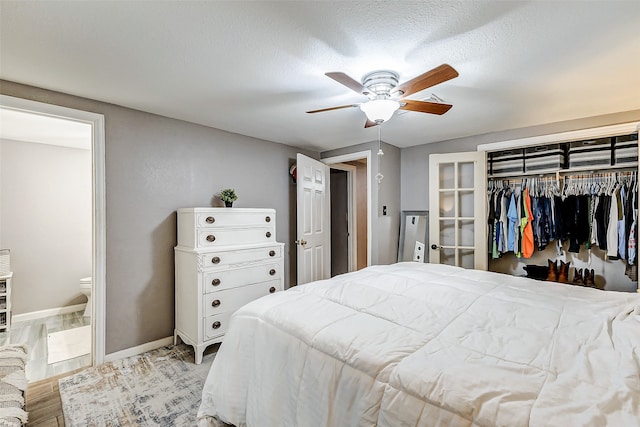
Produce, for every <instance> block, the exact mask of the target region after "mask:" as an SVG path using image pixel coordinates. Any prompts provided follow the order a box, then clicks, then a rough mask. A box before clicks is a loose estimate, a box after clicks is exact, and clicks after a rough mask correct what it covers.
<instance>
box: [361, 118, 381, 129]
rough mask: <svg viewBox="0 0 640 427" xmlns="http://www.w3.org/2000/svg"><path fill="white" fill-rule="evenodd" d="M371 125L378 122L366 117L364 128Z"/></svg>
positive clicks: (375, 124)
mask: <svg viewBox="0 0 640 427" xmlns="http://www.w3.org/2000/svg"><path fill="white" fill-rule="evenodd" d="M372 126H378V124H377V123H376V122H374V121H373V120H369V119H367V121H366V123H365V124H364V127H365V129H366V128H370V127H372Z"/></svg>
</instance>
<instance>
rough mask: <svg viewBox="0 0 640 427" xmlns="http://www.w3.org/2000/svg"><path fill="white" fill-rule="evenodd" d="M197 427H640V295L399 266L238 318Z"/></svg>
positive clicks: (317, 286) (266, 303)
mask: <svg viewBox="0 0 640 427" xmlns="http://www.w3.org/2000/svg"><path fill="white" fill-rule="evenodd" d="M198 419H199V423H200V425H224V424H222V423H220V422H226V423H230V424H233V425H235V426H237V427H243V426H255V427H283V426H291V427H319V426H335V427H345V426H380V427H402V426H509V427H516V426H605V425H606V426H640V295H637V294H630V293H618V292H603V291H599V290H597V289H592V288H584V287H576V286H571V285H563V284H557V283H550V282H540V281H534V280H531V279H527V278H518V277H513V276H508V275H503V274H498V273H491V272H486V271H475V270H465V269H461V268H457V267H451V266H444V265H437V264H421V263H399V264H394V265H390V266H372V267H368V268H366V269H364V270H361V271H358V272H354V273H348V274H344V275H341V276H337V277H335V278H333V279H330V280H324V281H319V282H314V283H309V284H306V285H302V286H297V287H294V288H292V289H290V290H287V291H285V292H279V293H276V294H273V295H269V296H267V297H264V298H261V299H259V300H257V301H254V302H252V303H250V304H248V305H246V306H245V307H243V308H241V309H240V310H238V311H237V312H236V313H235V314H234V316H233V318H232V322H231V325H230V328H229V330H228V332H227V334H226V335H225V338H224V342H223V344H222V346H221V347H220V351H219V352H218V355H217V356H216V359H215V360H214V362H213V365H212V367H211V371H210V373H209V376H208V378H207V381H206V384H205V387H204V390H203V393H202V404H201V406H200V410H199V411H198Z"/></svg>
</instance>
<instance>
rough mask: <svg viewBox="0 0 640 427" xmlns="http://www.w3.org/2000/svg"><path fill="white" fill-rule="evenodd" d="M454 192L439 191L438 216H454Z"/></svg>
mask: <svg viewBox="0 0 640 427" xmlns="http://www.w3.org/2000/svg"><path fill="white" fill-rule="evenodd" d="M455 194H456V193H455V192H454V191H441V192H440V217H451V218H453V217H454V216H455V213H456V210H455Z"/></svg>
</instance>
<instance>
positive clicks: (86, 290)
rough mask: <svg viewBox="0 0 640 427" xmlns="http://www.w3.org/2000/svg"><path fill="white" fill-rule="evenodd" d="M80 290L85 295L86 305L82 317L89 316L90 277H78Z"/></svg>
mask: <svg viewBox="0 0 640 427" xmlns="http://www.w3.org/2000/svg"><path fill="white" fill-rule="evenodd" d="M80 292H82V293H83V295H86V296H87V306H86V308H85V309H84V315H83V317H91V277H85V278H84V279H80Z"/></svg>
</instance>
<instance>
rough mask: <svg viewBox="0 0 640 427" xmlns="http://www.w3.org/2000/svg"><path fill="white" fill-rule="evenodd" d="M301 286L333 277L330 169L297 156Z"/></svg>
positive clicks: (298, 253) (299, 278) (298, 248)
mask: <svg viewBox="0 0 640 427" xmlns="http://www.w3.org/2000/svg"><path fill="white" fill-rule="evenodd" d="M296 161H297V164H296V168H297V196H298V201H297V205H298V215H297V239H296V247H297V258H298V280H297V282H298V285H301V284H303V283H308V282H313V281H314V280H322V279H328V278H329V277H331V217H330V215H331V202H330V198H329V195H330V190H329V182H328V180H329V166H327V165H325V164H324V163H321V162H319V161H317V160H314V159H311V158H309V157H307V156H304V155H302V154H300V153H298V155H297V159H296Z"/></svg>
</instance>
